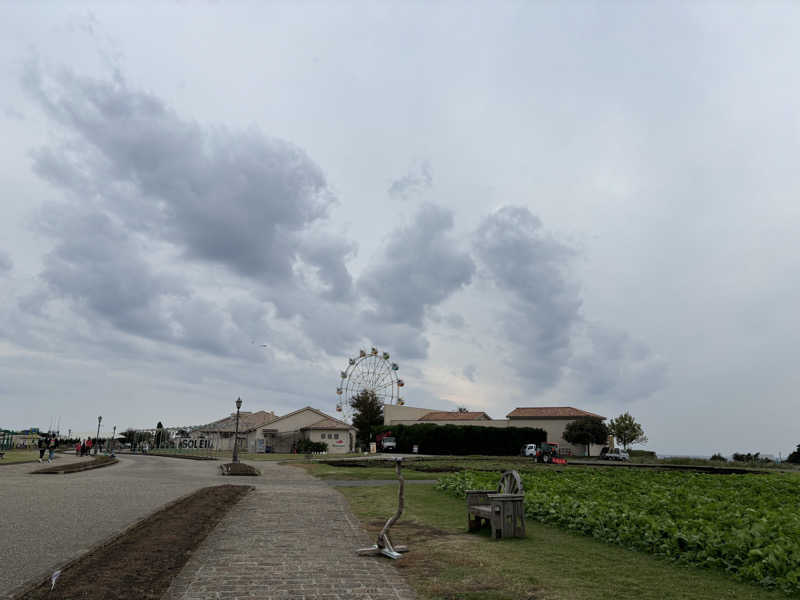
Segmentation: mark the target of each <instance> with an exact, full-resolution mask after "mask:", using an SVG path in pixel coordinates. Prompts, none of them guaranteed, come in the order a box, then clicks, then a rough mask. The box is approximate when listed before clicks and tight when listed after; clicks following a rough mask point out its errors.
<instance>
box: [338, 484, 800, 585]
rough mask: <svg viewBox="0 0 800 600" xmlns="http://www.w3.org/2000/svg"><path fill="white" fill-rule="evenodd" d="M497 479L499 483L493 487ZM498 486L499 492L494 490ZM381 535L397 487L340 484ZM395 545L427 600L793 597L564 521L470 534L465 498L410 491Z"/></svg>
mask: <svg viewBox="0 0 800 600" xmlns="http://www.w3.org/2000/svg"><path fill="white" fill-rule="evenodd" d="M493 483H496V480H495V481H494V482H493ZM491 487H494V486H493V485H492V486H491ZM337 489H338V490H339V491H340V492H341V493H342V494H344V495H345V496H346V497H347V499H348V501H349V503H350V506H351V508H352V510H353V512H354V513H355V514H356V516H358V517H359V519H360V520H361V522H362V523H363V524H364V525H365V527H366V528H367V530H368V532H369V533H370V535H371V536H376V535H377V533H378V532H379V531H380V529H381V527H382V526H383V524H384V523H385V522H386V519H387V518H388V516H389V515H391V514H392V513H393V512H394V510H395V507H396V506H397V485H383V486H375V487H347V488H344V487H342V488H337ZM405 496H406V502H405V505H406V509H405V512H404V513H403V516H402V517H401V518H400V520H399V521H398V522H397V524H396V525H395V526H394V527H393V528H392V531H391V535H392V540H393V541H394V542H395V543H396V544H407V545H408V546H409V553H408V554H406V555H405V556H404V557H403V558H402V559H400V560H398V561H396V562H395V563H394V564H395V566H397V568H398V569H400V570H401V572H402V573H404V574H405V575H406V578H407V581H408V582H409V583H410V584H411V585H412V587H413V588H414V590H415V591H416V593H417V595H418V597H419V598H420V600H531V599H534V600H598V599H601V598H614V599H615V600H688V599H691V600H720V599H722V598H724V599H725V600H784V599H786V598H789V597H790V596H787V595H786V594H784V593H782V592H781V591H779V590H768V589H765V588H762V587H758V586H756V585H753V584H748V583H742V582H738V581H735V580H734V579H732V578H731V577H729V576H728V575H726V574H725V573H722V572H719V571H716V570H711V569H702V568H698V567H694V566H688V565H681V564H676V563H674V562H670V561H666V560H663V559H660V558H658V557H656V556H653V555H650V554H645V553H643V552H637V551H634V550H628V549H625V548H621V547H619V546H613V545H609V544H606V543H604V542H602V541H599V540H596V539H594V538H591V537H587V536H584V535H579V534H576V533H574V532H571V531H568V530H565V529H562V528H560V527H557V526H554V525H548V524H545V523H538V522H535V521H531V520H529V521H527V530H528V531H527V537H526V538H524V539H509V540H501V541H494V540H491V539H490V538H489V535H488V529H484V530H483V533H480V534H469V533H466V530H467V518H466V512H465V502H464V500H463V499H460V498H455V497H452V496H449V495H446V494H442V493H441V492H438V491H436V490H435V489H433V486H419V485H417V486H408V487H406V492H405Z"/></svg>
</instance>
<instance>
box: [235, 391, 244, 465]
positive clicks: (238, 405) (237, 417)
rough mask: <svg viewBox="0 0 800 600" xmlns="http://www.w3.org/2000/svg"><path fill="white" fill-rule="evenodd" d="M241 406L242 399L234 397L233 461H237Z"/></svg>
mask: <svg viewBox="0 0 800 600" xmlns="http://www.w3.org/2000/svg"><path fill="white" fill-rule="evenodd" d="M240 408H242V399H241V398H237V399H236V433H234V434H233V462H235V463H238V462H239V409H240Z"/></svg>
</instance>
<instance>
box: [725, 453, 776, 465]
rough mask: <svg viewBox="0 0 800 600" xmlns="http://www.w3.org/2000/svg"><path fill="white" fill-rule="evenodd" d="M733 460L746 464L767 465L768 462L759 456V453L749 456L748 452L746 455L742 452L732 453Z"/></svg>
mask: <svg viewBox="0 0 800 600" xmlns="http://www.w3.org/2000/svg"><path fill="white" fill-rule="evenodd" d="M732 458H733V460H734V462H748V463H768V462H770V460H769V459H768V458H765V457H763V456H761V453H760V452H756V453H755V454H751V453H750V452H748V453H747V454H745V453H743V452H734V453H733V457H732Z"/></svg>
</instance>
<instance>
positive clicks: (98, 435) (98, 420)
mask: <svg viewBox="0 0 800 600" xmlns="http://www.w3.org/2000/svg"><path fill="white" fill-rule="evenodd" d="M102 420H103V417H97V435H96V436H95V437H94V444H92V446H93V447H94V453H95V455H97V442H98V441H99V440H100V422H101V421H102Z"/></svg>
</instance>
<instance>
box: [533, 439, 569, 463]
mask: <svg viewBox="0 0 800 600" xmlns="http://www.w3.org/2000/svg"><path fill="white" fill-rule="evenodd" d="M536 462H540V463H545V464H549V463H558V464H566V462H567V461H566V460H564V459H563V458H561V457H560V453H559V450H558V444H557V443H555V442H542V444H541V446H540V447H539V448H538V449H537V451H536Z"/></svg>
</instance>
